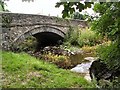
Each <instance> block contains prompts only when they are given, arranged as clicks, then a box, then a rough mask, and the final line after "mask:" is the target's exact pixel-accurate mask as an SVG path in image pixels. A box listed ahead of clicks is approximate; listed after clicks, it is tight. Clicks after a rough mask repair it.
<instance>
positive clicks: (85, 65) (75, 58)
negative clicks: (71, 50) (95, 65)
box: [71, 53, 96, 81]
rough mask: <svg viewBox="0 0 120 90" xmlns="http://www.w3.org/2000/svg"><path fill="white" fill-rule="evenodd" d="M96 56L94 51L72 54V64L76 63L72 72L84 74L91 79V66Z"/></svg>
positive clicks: (87, 78)
mask: <svg viewBox="0 0 120 90" xmlns="http://www.w3.org/2000/svg"><path fill="white" fill-rule="evenodd" d="M94 60H96V57H95V55H94V54H92V53H89V54H88V53H78V54H75V55H72V56H71V61H72V64H74V65H76V64H77V65H76V66H75V67H73V68H72V69H71V71H72V72H76V73H80V74H84V78H85V79H86V80H88V81H91V78H90V75H89V68H90V66H91V64H92V62H93V61H94Z"/></svg>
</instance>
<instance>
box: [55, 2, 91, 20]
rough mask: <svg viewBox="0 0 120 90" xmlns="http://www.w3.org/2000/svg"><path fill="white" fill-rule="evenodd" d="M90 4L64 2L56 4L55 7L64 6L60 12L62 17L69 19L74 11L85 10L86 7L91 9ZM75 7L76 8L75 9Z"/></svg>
mask: <svg viewBox="0 0 120 90" xmlns="http://www.w3.org/2000/svg"><path fill="white" fill-rule="evenodd" d="M91 4H92V2H84V4H83V3H81V2H71V1H70V0H66V1H65V2H62V0H61V2H57V3H56V6H55V7H60V6H61V5H62V6H64V10H63V11H62V17H63V18H65V17H70V15H71V14H73V13H74V12H75V10H79V12H81V11H82V10H84V9H86V8H87V7H89V8H90V7H91ZM75 6H76V7H75Z"/></svg>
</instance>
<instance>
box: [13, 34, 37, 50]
mask: <svg viewBox="0 0 120 90" xmlns="http://www.w3.org/2000/svg"><path fill="white" fill-rule="evenodd" d="M36 47H37V40H36V38H35V37H33V36H29V37H27V38H26V39H25V40H24V41H23V42H20V43H18V44H17V46H15V47H14V48H17V51H19V52H21V51H25V52H28V51H34V50H35V49H36Z"/></svg>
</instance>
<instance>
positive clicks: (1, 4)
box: [0, 0, 5, 11]
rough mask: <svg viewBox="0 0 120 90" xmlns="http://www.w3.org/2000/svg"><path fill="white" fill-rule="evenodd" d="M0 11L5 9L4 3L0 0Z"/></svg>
mask: <svg viewBox="0 0 120 90" xmlns="http://www.w3.org/2000/svg"><path fill="white" fill-rule="evenodd" d="M0 11H5V3H4V1H2V0H0Z"/></svg>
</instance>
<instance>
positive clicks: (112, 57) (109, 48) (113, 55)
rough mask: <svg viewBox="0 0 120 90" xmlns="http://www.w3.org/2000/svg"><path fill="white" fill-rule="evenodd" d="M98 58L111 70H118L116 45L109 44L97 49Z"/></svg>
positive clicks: (119, 63)
mask: <svg viewBox="0 0 120 90" xmlns="http://www.w3.org/2000/svg"><path fill="white" fill-rule="evenodd" d="M97 51H98V54H99V57H100V58H101V59H102V60H103V61H104V62H105V63H106V64H107V65H108V67H109V68H110V69H112V70H117V69H118V68H120V58H119V57H120V46H119V45H118V44H117V43H114V42H111V44H110V45H102V46H100V47H99V48H98V50H97Z"/></svg>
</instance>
